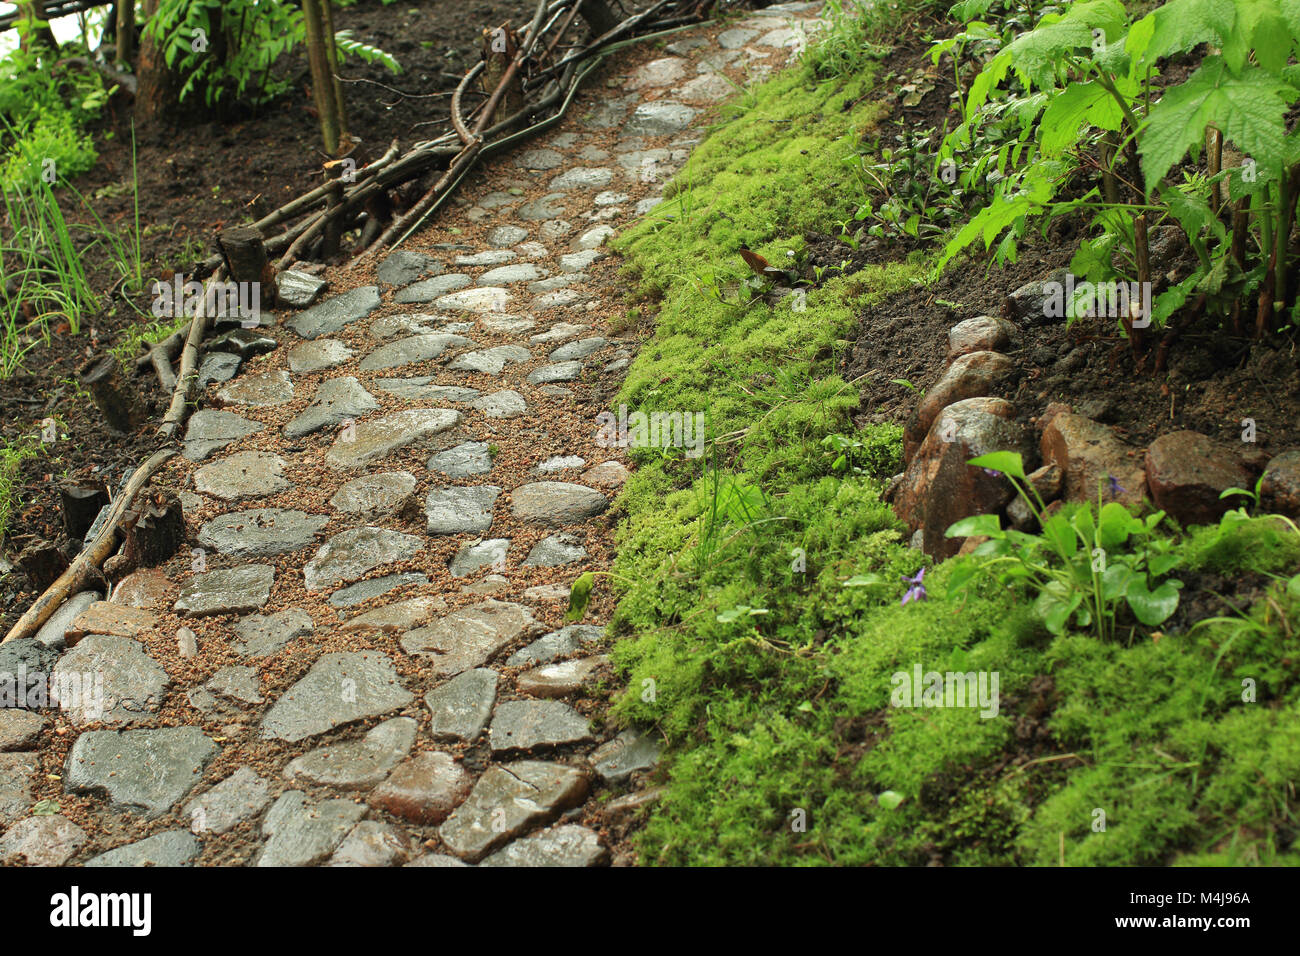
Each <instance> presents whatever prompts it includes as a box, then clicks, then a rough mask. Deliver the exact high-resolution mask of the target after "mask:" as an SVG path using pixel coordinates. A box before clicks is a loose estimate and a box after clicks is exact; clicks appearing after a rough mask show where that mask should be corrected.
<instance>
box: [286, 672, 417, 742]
mask: <svg viewBox="0 0 1300 956" xmlns="http://www.w3.org/2000/svg"><path fill="white" fill-rule="evenodd" d="M414 699H415V698H414V696H413V695H412V694H411V693H410V692H409V691H407V690H406V688H405V687H403V686H402V685H401V683H400V682H399V678H398V676H397V671H396V670H395V669H394V668H393V662H392V661H391V660H389V659H388V657H387V656H386V655H384V654H381V653H379V652H377V651H361V652H340V653H332V654H325V655H323V656H321V657H320V658H319V659H318V660H317V661H316V663H315V664H313V665H312V667H311V670H309V671H308V672H307V674H306V676H304V677H303V678H302V679H301V680H299V681H298V682H297V683H296V684H294V685H293V686H292V687H290V688H289V689H288V690H287V691H285V692H284V694H283V695H282V696H281V697H280V699H279V700H277V701H276V702H275V704H274V705H273V706H272V707H271V709H270V711H269V712H268V713H267V715H266V718H265V719H264V720H263V721H262V736H263V737H264V738H267V739H278V740H287V741H289V742H290V743H294V742H296V741H299V740H305V739H306V738H308V737H314V736H315V735H317V734H322V733H325V732H326V731H328V730H333V729H334V728H335V727H341V726H343V725H344V724H350V723H352V722H353V721H355V720H361V719H363V718H366V717H378V716H380V715H382V714H386V713H389V712H390V711H394V710H397V709H399V708H401V707H405V706H406V705H407V704H409V703H411V701H412V700H414Z"/></svg>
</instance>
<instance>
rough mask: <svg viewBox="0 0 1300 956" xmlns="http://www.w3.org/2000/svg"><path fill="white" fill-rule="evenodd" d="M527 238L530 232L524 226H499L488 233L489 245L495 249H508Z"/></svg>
mask: <svg viewBox="0 0 1300 956" xmlns="http://www.w3.org/2000/svg"><path fill="white" fill-rule="evenodd" d="M527 238H528V230H527V229H525V228H524V227H523V226H497V227H495V228H493V229H490V230H489V231H488V234H487V244H488V245H489V246H491V247H492V248H493V249H508V248H510V247H511V246H517V245H519V243H521V242H523V241H524V240H525V239H527Z"/></svg>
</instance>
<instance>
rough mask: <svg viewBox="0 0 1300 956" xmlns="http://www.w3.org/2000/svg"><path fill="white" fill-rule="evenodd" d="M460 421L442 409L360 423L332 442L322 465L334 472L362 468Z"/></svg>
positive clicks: (413, 410)
mask: <svg viewBox="0 0 1300 956" xmlns="http://www.w3.org/2000/svg"><path fill="white" fill-rule="evenodd" d="M460 420H461V414H460V412H453V411H449V410H448V409H445V408H411V409H407V410H405V411H401V412H395V413H393V414H391V415H385V416H384V417H383V418H376V419H372V420H370V421H365V422H360V423H359V424H357V426H356V428H355V429H354V430H353V433H352V434H351V435H350V436H349V435H348V434H346V433H345V434H343V435H340V436H339V437H338V438H337V439H335V441H334V445H333V447H331V448H330V450H329V452H328V453H327V454H326V455H325V464H327V465H329V466H330V467H331V468H334V469H336V470H349V469H355V468H363V467H365V466H366V465H369V464H370V463H371V462H374V461H377V460H379V459H381V458H384V457H385V456H387V455H389V454H391V453H392V452H394V451H396V450H397V449H399V448H402V447H405V446H406V445H410V444H412V443H413V442H418V441H422V440H423V439H425V438H430V437H432V436H433V435H436V434H438V433H439V432H444V431H446V430H447V429H449V428H452V427H454V426H455V425H458V424H460ZM349 437H350V438H351V440H350V441H349V440H348V438H349Z"/></svg>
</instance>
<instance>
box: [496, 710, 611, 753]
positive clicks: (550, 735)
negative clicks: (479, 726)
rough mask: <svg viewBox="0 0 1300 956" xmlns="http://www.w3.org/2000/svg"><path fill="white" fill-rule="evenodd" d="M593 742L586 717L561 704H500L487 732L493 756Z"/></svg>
mask: <svg viewBox="0 0 1300 956" xmlns="http://www.w3.org/2000/svg"><path fill="white" fill-rule="evenodd" d="M590 739H591V724H590V723H589V722H588V721H587V718H586V717H583V716H582V714H580V713H578V712H577V711H576V710H574V709H573V708H572V707H570V706H569V705H568V704H565V703H563V702H561V701H558V700H508V701H505V702H504V703H501V704H498V705H497V709H496V713H495V714H494V715H493V717H492V726H491V727H490V728H488V741H489V743H490V744H491V746H492V752H493V753H500V752H501V751H505V750H531V749H532V748H534V747H558V746H559V745H561V744H573V743H579V742H581V741H584V740H590Z"/></svg>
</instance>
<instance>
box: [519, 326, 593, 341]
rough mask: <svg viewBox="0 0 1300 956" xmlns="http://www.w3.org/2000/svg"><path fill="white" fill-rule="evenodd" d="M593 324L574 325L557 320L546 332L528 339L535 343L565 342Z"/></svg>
mask: <svg viewBox="0 0 1300 956" xmlns="http://www.w3.org/2000/svg"><path fill="white" fill-rule="evenodd" d="M589 328H591V326H589V325H573V324H572V323H570V322H556V323H555V324H554V325H553V326H551V327H550V328H549V329H547V330H546V331H545V332H542V333H539V334H538V335H534V336H533V337H532V338H530V339H529V340H528V341H529V342H531V343H532V344H533V345H549V344H550V343H552V342H563V341H565V340H566V339H571V338H574V337H575V336H578V335H581V334H582V333H583V332H586V331H587V330H588V329H589Z"/></svg>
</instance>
